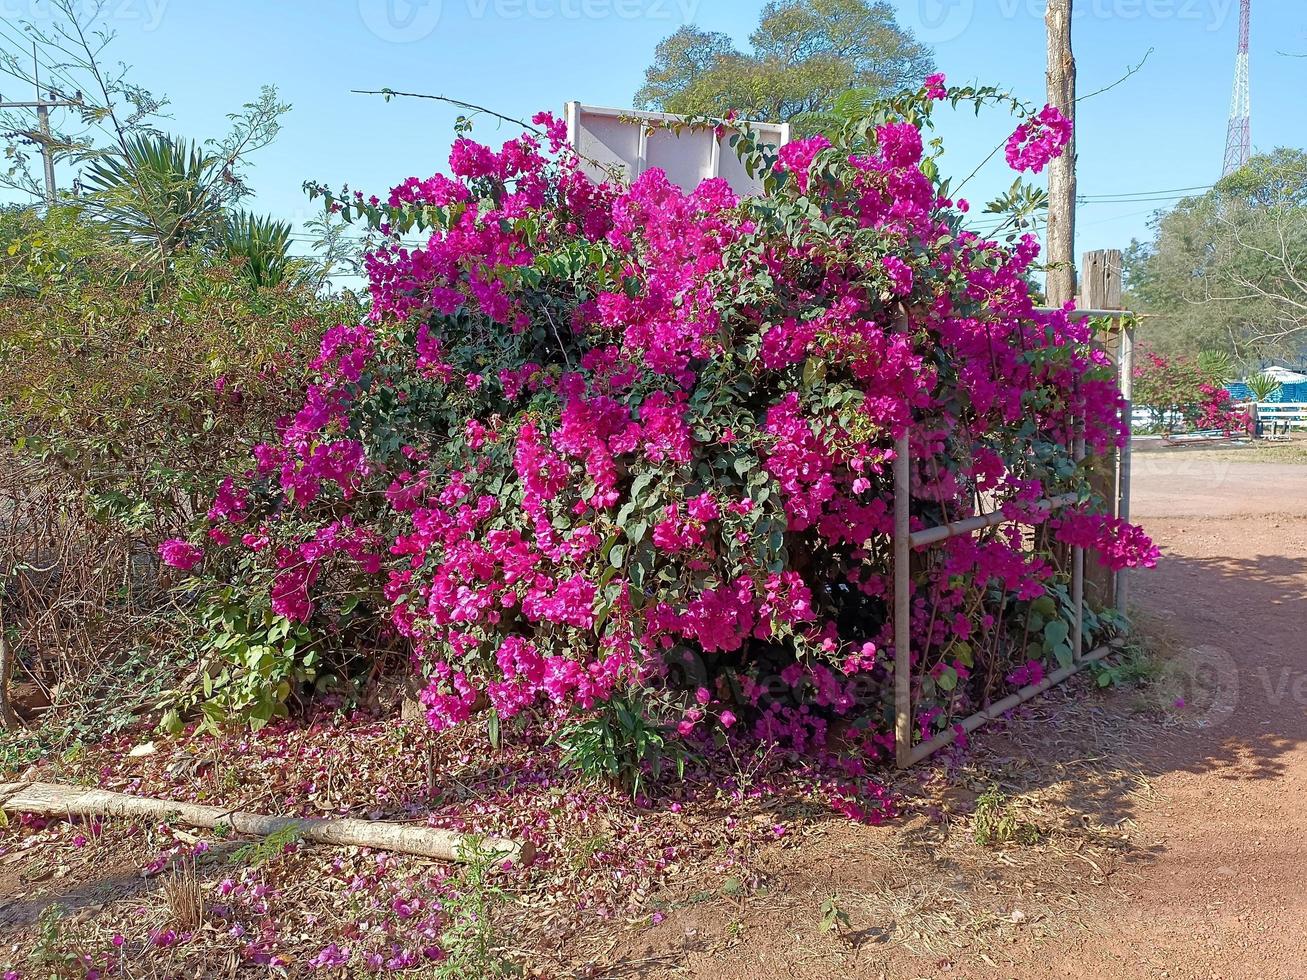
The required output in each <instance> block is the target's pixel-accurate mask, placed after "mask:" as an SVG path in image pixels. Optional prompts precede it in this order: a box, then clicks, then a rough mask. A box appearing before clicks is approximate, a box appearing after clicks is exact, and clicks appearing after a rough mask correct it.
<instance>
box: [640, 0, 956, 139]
mask: <svg viewBox="0 0 1307 980" xmlns="http://www.w3.org/2000/svg"><path fill="white" fill-rule="evenodd" d="M749 44H750V46H751V50H750V51H749V52H748V53H745V52H742V51H740V50H739V49H737V48H736V46H735V44H734V43H733V42H732V41H731V39H730V38H729V37H728V36H726V35H725V34H719V33H715V32H710V31H704V30H701V29H699V28H697V27H695V26H693V25H687V26H685V27H682V28H681V29H680V30H678V31H677V32H676V33H675V34H672V35H671V36H670V37H667V38H665V39H664V40H663V41H662V43H660V44H659V45H658V48H657V52H656V54H655V57H654V63H653V64H652V65H650V66H649V68H647V69H646V70H645V83H644V85H643V87H641V89H640V91H639V92H637V93H636V96H635V100H636V105H637V107H639V108H642V109H657V110H661V111H664V112H677V113H684V114H690V115H693V114H707V115H716V116H724V115H725V114H726V113H728V112H729V111H731V110H735V111H737V112H739V113H742V114H744V115H746V116H749V117H752V118H759V119H767V120H771V121H776V122H789V123H793V124H794V125H795V127H796V129H798V130H799V131H800V132H801V133H804V132H812V131H815V130H817V129H819V128H821V126H822V124H823V123H824V122H826V121H828V119H829V115H830V114H831V112H832V111H833V110H834V108H835V104H836V99H837V98H838V97H839V96H841V95H842V94H844V93H846V92H850V91H853V92H860V93H863V94H865V95H874V94H877V93H881V92H886V91H894V90H897V89H899V88H903V87H907V86H909V85H914V86H915V85H917V84H919V83H920V81H921V79H922V78H923V77H924V76H925V75H927V74H928V73H929V72H930V71H931V70H932V69H933V67H934V61H933V59H932V57H931V53H930V51H929V49H928V48H926V47H925V46H924V45H922V44H920V43H919V42H918V41H917V40H916V39H915V38H914V37H913V36H912V34H911V33H910V32H909V31H907V30H906V29H904V28H903V27H901V26H900V25H899V24H898V22H897V20H896V19H895V16H894V9H893V7H892V6H891V5H890V4H888V3H884V2H874V3H873V2H868V0H772V2H771V3H768V4H767V6H765V7H764V8H763V10H762V15H761V18H760V20H759V23H758V27H757V29H755V30H754V32H753V33H752V34H751V35H750V36H749Z"/></svg>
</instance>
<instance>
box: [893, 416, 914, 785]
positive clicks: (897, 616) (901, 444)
mask: <svg viewBox="0 0 1307 980" xmlns="http://www.w3.org/2000/svg"><path fill="white" fill-rule="evenodd" d="M910 451H911V446H910V443H909V440H908V433H907V429H904V431H903V435H902V436H900V437H899V438H898V439H895V440H894V750H895V753H896V755H897V761H898V765H899V768H900V769H906V768H907V767H908V766H910V765H912V758H911V757H912V571H911V569H910V568H909V563H910V562H911V559H912V541H911V535H910V534H909V529H910V527H911V525H910V524H909V522H908V507H909V504H910V501H911V497H910V493H911V489H912V488H911V485H910V482H909V481H910V479H911V474H910V472H909V470H908V453H909V452H910Z"/></svg>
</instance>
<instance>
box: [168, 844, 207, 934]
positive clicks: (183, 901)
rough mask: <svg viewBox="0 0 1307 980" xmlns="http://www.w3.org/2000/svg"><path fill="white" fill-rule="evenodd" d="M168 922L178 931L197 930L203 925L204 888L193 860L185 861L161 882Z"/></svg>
mask: <svg viewBox="0 0 1307 980" xmlns="http://www.w3.org/2000/svg"><path fill="white" fill-rule="evenodd" d="M163 897H164V903H165V905H166V907H167V909H168V921H169V924H170V925H171V926H172V927H173V928H174V929H176V930H177V931H178V932H198V931H199V929H200V927H202V926H203V925H204V889H203V888H201V887H200V878H199V876H198V875H197V874H196V873H195V862H194V860H190V861H186V862H185V863H183V864H182V865H181V866H180V867H178V868H176V869H174V870H173V871H171V872H170V873H169V874H168V877H167V878H165V879H164V882H163Z"/></svg>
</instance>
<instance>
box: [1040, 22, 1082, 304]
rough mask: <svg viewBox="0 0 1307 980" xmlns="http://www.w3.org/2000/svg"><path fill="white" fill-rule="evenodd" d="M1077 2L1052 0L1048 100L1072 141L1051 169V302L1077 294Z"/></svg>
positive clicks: (1061, 301) (1065, 300)
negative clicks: (1074, 30) (1074, 13)
mask: <svg viewBox="0 0 1307 980" xmlns="http://www.w3.org/2000/svg"><path fill="white" fill-rule="evenodd" d="M1072 4H1073V0H1048V11H1047V13H1046V14H1045V15H1044V23H1045V26H1046V27H1047V30H1048V104H1049V105H1051V106H1053V107H1054V108H1056V109H1059V110H1060V111H1061V113H1062V115H1064V116H1066V118H1067V119H1069V120H1070V121H1071V142H1070V143H1068V144H1067V147H1066V150H1065V151H1063V153H1062V155H1061V156H1060V157H1058V158H1057V159H1056V160H1054V161H1053V162H1052V163H1051V164H1050V165H1049V168H1048V262H1049V270H1048V276H1047V281H1046V286H1045V292H1046V293H1047V294H1048V305H1049V306H1062V305H1064V304H1066V303H1070V302H1071V301H1073V300H1074V299H1075V298H1076V260H1075V247H1076V130H1075V125H1076V59H1075V55H1074V54H1073V53H1072V50H1071V8H1072Z"/></svg>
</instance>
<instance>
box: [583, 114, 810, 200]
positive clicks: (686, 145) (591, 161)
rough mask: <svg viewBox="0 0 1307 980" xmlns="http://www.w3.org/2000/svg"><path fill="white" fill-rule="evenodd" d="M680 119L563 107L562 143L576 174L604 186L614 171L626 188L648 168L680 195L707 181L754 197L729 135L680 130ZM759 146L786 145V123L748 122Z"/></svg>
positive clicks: (755, 187) (755, 185)
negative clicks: (573, 156)
mask: <svg viewBox="0 0 1307 980" xmlns="http://www.w3.org/2000/svg"><path fill="white" fill-rule="evenodd" d="M683 119H684V117H683V116H676V115H671V114H670V113H663V112H639V111H637V110H635V109H609V108H605V107H602V106H587V105H582V104H581V103H580V102H569V103H568V104H567V138H568V140H569V142H571V144H572V146H573V147H574V148H575V149H576V152H577V154H578V155H579V156H580V157H581V159H582V164H581V166H582V169H583V170H585V172H586V173H587V174H589V176H590V177H591V178H593V179H594V180H605V179H608V178H609V177H610V176H611V172H612V171H613V170H615V171H616V172H617V174H618V175H619V177H620V178H621V179H623V180H625V181H626V182H628V183H629V182H630V181H632V180H634V179H635V178H636V177H638V176H639V175H640V174H641V173H643V172H644V171H645V170H647V169H649V168H650V167H659V168H661V169H662V170H663V172H664V173H666V174H667V179H668V180H669V181H671V182H672V183H673V184H675V185H676V186H678V187H680V188H681V189H682V190H686V191H692V190H694V189H695V188H696V187H698V186H699V183H700V182H701V181H703V180H705V179H707V178H709V177H723V178H725V179H726V181H727V183H729V184H730V185H731V187H732V189H734V190H735V192H736V193H737V194H757V193H758V192H759V191H761V190H762V184H761V182H760V181H759V180H756V179H755V178H752V177H750V176H749V175H748V174H747V173H746V172H745V170H744V167H743V166H742V165H741V163H740V160H739V157H737V156H736V154H735V150H734V148H733V147H731V145H730V134H729V133H728V134H727V135H726V136H725V137H724V138H723V139H720V140H719V139H718V138H717V136H716V133H715V132H714V130H713V129H712V128H711V127H708V126H684V127H682V128H680V129H679V131H678V130H674V129H670V128H667V127H666V126H665V125H664V124H666V123H678V122H682V121H683ZM748 125H749V126H750V127H751V128H752V129H753V130H754V132H755V133H757V134H758V136H759V138H760V139H761V141H762V142H763V143H764V144H767V145H770V146H774V147H780V146H784V145H785V144H786V143H788V142H789V139H790V127H789V124H788V123H764V122H750V123H749V124H748Z"/></svg>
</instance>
